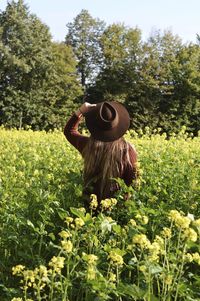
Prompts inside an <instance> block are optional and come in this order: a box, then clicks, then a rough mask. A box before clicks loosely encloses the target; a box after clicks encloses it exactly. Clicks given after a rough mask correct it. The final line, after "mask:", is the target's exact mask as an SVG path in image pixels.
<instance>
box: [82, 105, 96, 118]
mask: <svg viewBox="0 0 200 301" xmlns="http://www.w3.org/2000/svg"><path fill="white" fill-rule="evenodd" d="M95 107H96V104H91V103H89V102H85V103H84V104H82V106H81V107H80V109H79V110H80V111H81V113H82V114H83V115H84V114H86V113H88V112H89V111H91V110H92V109H94V108H95Z"/></svg>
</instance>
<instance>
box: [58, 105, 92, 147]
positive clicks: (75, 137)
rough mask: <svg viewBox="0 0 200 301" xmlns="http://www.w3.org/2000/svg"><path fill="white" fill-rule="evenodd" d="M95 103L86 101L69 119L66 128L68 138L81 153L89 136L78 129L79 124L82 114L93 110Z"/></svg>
mask: <svg viewBox="0 0 200 301" xmlns="http://www.w3.org/2000/svg"><path fill="white" fill-rule="evenodd" d="M94 106H95V105H92V104H89V103H87V102H86V103H84V104H83V105H82V106H81V107H80V108H79V109H78V110H77V111H76V112H75V113H74V114H73V115H72V116H71V117H70V119H69V120H68V121H67V123H66V125H65V128H64V135H65V137H66V138H67V140H68V141H69V142H70V143H71V144H72V145H73V146H74V147H75V148H76V149H77V150H78V151H79V152H80V153H81V152H82V150H83V148H84V147H85V145H86V143H87V141H88V139H89V138H88V137H87V136H84V135H81V134H80V133H79V131H78V125H79V123H80V120H81V118H82V116H84V114H85V113H87V112H88V111H89V110H91V109H92V108H93V107H94Z"/></svg>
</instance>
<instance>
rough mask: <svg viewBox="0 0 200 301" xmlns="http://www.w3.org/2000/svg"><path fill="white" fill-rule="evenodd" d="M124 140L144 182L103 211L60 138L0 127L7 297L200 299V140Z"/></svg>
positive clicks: (0, 285)
mask: <svg viewBox="0 0 200 301" xmlns="http://www.w3.org/2000/svg"><path fill="white" fill-rule="evenodd" d="M126 138H127V140H129V141H130V142H131V143H132V144H134V146H135V147H136V149H137V152H138V155H139V164H138V165H139V170H140V178H139V180H138V181H137V183H134V185H133V186H132V187H126V186H125V185H124V183H123V182H122V181H119V182H120V185H121V190H120V192H119V193H118V194H117V195H116V198H113V199H106V200H103V201H102V204H101V208H102V210H101V212H100V213H98V214H96V213H95V208H96V198H95V195H92V196H91V204H90V208H91V210H90V212H86V211H85V209H84V208H83V203H82V200H81V192H82V169H83V162H82V159H81V156H80V155H79V153H78V152H77V151H74V149H73V148H72V147H71V146H70V145H69V143H68V142H67V141H66V139H65V137H64V135H63V133H62V132H60V131H54V132H48V133H46V132H43V131H40V132H33V131H32V130H26V131H25V130H20V131H18V130H6V129H4V128H1V129H0V154H1V155H0V258H1V259H0V300H1V301H11V300H12V301H22V300H23V301H31V300H32V301H33V300H34V301H43V300H48V301H61V300H62V301H104V300H113V301H129V300H139V301H142V300H144V301H175V300H179V301H182V300H185V301H186V300H187V301H198V300H200V155H199V154H200V136H198V137H191V136H190V135H188V134H187V133H186V132H185V129H184V128H183V130H182V131H181V132H180V133H179V134H178V135H171V137H170V138H169V137H166V135H165V134H160V133H159V130H158V131H155V132H153V133H150V132H149V130H148V129H146V131H145V133H135V132H134V131H130V132H128V133H127V135H126ZM127 192H129V194H130V199H129V200H127V201H125V200H124V197H123V196H124V194H125V193H127Z"/></svg>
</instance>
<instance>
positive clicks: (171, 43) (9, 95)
mask: <svg viewBox="0 0 200 301" xmlns="http://www.w3.org/2000/svg"><path fill="white" fill-rule="evenodd" d="M141 37H142V32H141V30H140V29H139V28H137V27H135V28H131V27H127V26H126V25H125V24H120V23H115V24H110V25H106V24H105V22H104V21H102V20H99V19H95V18H93V17H92V16H91V15H90V13H89V12H88V11H87V10H84V9H83V10H82V11H81V12H80V13H79V14H78V15H77V16H76V17H75V19H74V20H72V21H71V22H70V23H68V24H67V26H66V38H65V41H63V43H55V42H53V41H52V38H51V34H50V31H49V28H48V27H47V26H46V25H45V24H43V23H42V21H41V20H40V19H39V18H37V16H35V15H33V14H31V13H30V12H29V9H28V7H27V6H26V4H25V3H24V1H23V0H18V1H10V2H8V5H7V7H6V9H5V11H2V12H0V124H4V125H5V126H8V127H13V126H16V127H24V126H26V125H30V126H32V127H33V128H34V129H46V130H48V129H51V128H58V127H62V126H63V125H64V122H65V120H66V118H67V116H69V115H70V114H71V112H72V111H73V110H74V109H75V107H77V106H78V105H79V104H80V103H81V102H82V101H83V96H87V100H88V101H90V102H99V101H102V100H111V99H112V100H113V99H116V100H118V101H120V102H123V103H124V104H125V105H126V106H127V107H128V109H129V112H130V115H131V120H132V127H133V128H134V129H140V128H144V127H146V126H148V127H150V128H157V127H160V128H161V129H162V130H163V131H166V132H170V131H179V130H180V128H181V127H182V126H183V125H184V126H186V127H187V128H188V130H189V131H191V132H193V133H195V134H197V132H198V131H199V130H200V126H199V124H200V45H199V44H200V38H199V35H197V42H196V44H194V43H189V44H184V43H183V42H182V41H181V39H180V38H179V37H178V36H175V35H173V34H172V33H171V32H170V31H164V33H162V32H160V31H159V30H158V31H156V32H154V33H152V34H151V36H150V37H149V39H148V40H147V41H143V40H142V38H141Z"/></svg>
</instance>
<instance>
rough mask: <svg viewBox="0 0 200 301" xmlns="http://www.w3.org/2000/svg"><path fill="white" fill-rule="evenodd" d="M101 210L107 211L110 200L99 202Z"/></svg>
mask: <svg viewBox="0 0 200 301" xmlns="http://www.w3.org/2000/svg"><path fill="white" fill-rule="evenodd" d="M101 206H102V209H109V208H111V206H112V202H111V200H110V199H105V200H102V201H101Z"/></svg>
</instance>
